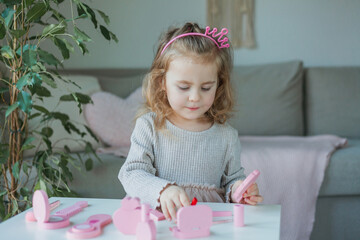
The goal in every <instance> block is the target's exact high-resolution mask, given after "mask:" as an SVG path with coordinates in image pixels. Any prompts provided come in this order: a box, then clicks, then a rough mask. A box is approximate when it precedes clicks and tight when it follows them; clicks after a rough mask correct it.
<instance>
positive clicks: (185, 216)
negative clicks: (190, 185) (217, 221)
mask: <svg viewBox="0 0 360 240" xmlns="http://www.w3.org/2000/svg"><path fill="white" fill-rule="evenodd" d="M212 217H213V212H212V210H211V208H210V207H209V206H206V205H194V206H188V207H182V208H180V209H179V210H178V212H177V214H176V218H177V226H176V227H173V228H170V230H171V231H172V232H173V235H174V236H175V237H176V238H181V239H185V238H200V237H207V236H209V235H210V227H211V225H212Z"/></svg>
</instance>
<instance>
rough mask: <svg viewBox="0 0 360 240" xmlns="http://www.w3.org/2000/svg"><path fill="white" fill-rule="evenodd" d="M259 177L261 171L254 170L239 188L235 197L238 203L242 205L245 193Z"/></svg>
mask: <svg viewBox="0 0 360 240" xmlns="http://www.w3.org/2000/svg"><path fill="white" fill-rule="evenodd" d="M259 175H260V171H259V170H254V171H253V172H252V173H250V174H249V176H247V178H246V179H245V180H244V181H243V182H242V183H241V184H240V186H238V187H237V189H236V190H235V193H234V195H233V197H234V199H235V201H236V202H238V203H240V201H241V199H242V198H243V194H244V193H245V191H246V190H247V189H248V188H249V187H250V186H251V185H252V184H253V183H254V182H255V181H256V179H257V178H258V177H259Z"/></svg>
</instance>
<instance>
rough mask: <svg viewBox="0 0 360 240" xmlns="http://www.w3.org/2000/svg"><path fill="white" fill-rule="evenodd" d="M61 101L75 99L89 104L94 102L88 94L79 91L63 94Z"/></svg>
mask: <svg viewBox="0 0 360 240" xmlns="http://www.w3.org/2000/svg"><path fill="white" fill-rule="evenodd" d="M60 101H75V102H78V103H81V104H88V103H91V102H92V100H91V98H90V97H89V96H88V95H86V94H83V93H79V92H76V93H72V94H69V95H63V96H61V97H60Z"/></svg>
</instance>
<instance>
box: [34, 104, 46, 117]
mask: <svg viewBox="0 0 360 240" xmlns="http://www.w3.org/2000/svg"><path fill="white" fill-rule="evenodd" d="M33 108H34V109H36V110H38V111H39V112H42V113H45V114H46V115H50V112H49V111H48V110H47V109H46V108H44V107H42V106H39V105H34V106H33Z"/></svg>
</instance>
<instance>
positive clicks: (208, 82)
mask: <svg viewBox="0 0 360 240" xmlns="http://www.w3.org/2000/svg"><path fill="white" fill-rule="evenodd" d="M177 82H178V83H185V84H190V85H191V84H192V82H189V81H186V80H179V81H177ZM215 82H216V81H207V82H203V83H201V84H212V83H215Z"/></svg>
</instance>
